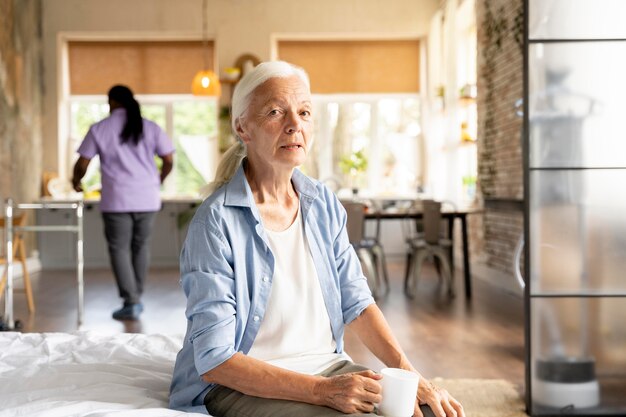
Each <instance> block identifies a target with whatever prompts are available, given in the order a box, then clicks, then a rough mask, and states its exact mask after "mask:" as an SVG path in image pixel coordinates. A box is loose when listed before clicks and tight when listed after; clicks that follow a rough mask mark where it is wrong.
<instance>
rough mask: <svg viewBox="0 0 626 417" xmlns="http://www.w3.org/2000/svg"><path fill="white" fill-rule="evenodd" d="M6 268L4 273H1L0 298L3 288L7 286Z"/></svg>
mask: <svg viewBox="0 0 626 417" xmlns="http://www.w3.org/2000/svg"><path fill="white" fill-rule="evenodd" d="M7 274H8V270H7V267H6V266H5V267H4V272H3V273H2V280H1V281H0V298H2V296H3V295H4V287H5V286H6V285H7Z"/></svg>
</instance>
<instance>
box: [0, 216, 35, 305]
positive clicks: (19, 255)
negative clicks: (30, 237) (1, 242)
mask: <svg viewBox="0 0 626 417" xmlns="http://www.w3.org/2000/svg"><path fill="white" fill-rule="evenodd" d="M25 225H26V214H25V213H21V214H19V215H17V216H15V217H13V227H16V226H17V227H22V226H25ZM4 227H5V219H4V218H0V229H4ZM6 249H7V248H4V251H5V252H6ZM6 255H7V254H6V253H3V254H2V257H1V258H0V265H5V267H4V272H3V273H2V280H0V297H2V294H4V287H5V286H6V284H7V275H8V272H9V271H8V268H7V266H6V263H7V256H6ZM13 260H15V261H17V262H20V263H21V264H22V274H23V275H22V279H23V281H24V289H14V291H22V292H25V293H26V301H27V303H28V312H29V313H31V314H33V313H34V312H35V300H34V299H33V290H32V287H31V285H30V276H29V275H28V268H27V266H26V250H25V249H24V239H23V236H22V233H21V232H20V231H16V232H15V233H14V234H13Z"/></svg>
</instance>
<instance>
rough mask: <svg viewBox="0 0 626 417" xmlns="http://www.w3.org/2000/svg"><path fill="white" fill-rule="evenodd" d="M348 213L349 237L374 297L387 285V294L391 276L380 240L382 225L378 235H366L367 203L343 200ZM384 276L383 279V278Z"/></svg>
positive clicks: (378, 229)
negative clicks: (388, 272)
mask: <svg viewBox="0 0 626 417" xmlns="http://www.w3.org/2000/svg"><path fill="white" fill-rule="evenodd" d="M341 203H342V204H343V206H344V207H345V209H346V212H347V214H348V221H347V225H346V228H347V230H348V239H349V240H350V243H351V244H352V246H353V247H354V249H355V250H356V253H357V256H358V257H359V260H360V261H361V263H362V265H363V267H364V269H365V272H366V273H365V276H366V277H367V278H368V285H369V287H370V289H371V290H372V294H373V295H374V297H376V298H378V297H380V296H381V295H382V294H381V286H382V285H384V286H385V292H384V293H385V294H386V293H387V292H389V276H388V274H387V264H386V262H385V253H384V251H383V247H382V245H381V244H380V241H379V236H378V235H379V233H380V227H379V226H380V225H379V224H378V225H377V233H376V237H366V236H365V233H364V230H365V208H366V207H365V204H363V203H360V202H355V201H342V202H341ZM381 277H382V280H381Z"/></svg>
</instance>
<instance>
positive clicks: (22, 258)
mask: <svg viewBox="0 0 626 417" xmlns="http://www.w3.org/2000/svg"><path fill="white" fill-rule="evenodd" d="M18 248H19V250H20V256H19V260H20V262H21V264H22V274H23V276H22V279H23V280H24V291H25V292H26V302H27V303H28V312H29V313H30V314H34V313H35V300H34V299H33V288H32V287H31V285H30V275H28V268H27V266H26V251H25V250H24V241H23V240H20V242H19V244H18Z"/></svg>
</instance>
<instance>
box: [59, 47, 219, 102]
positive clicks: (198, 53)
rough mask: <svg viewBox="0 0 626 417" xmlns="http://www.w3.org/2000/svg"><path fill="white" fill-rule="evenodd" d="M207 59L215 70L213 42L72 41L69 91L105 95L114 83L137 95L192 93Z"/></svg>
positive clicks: (77, 93) (209, 66) (76, 93)
mask: <svg viewBox="0 0 626 417" xmlns="http://www.w3.org/2000/svg"><path fill="white" fill-rule="evenodd" d="M205 59H206V61H207V65H208V68H209V69H213V42H212V41H211V42H209V43H208V47H206V46H205V45H203V43H202V42H201V41H154V42H152V41H115V42H113V41H104V42H100V41H71V42H69V79H70V94H72V95H80V94H106V93H107V92H108V90H109V89H110V88H111V86H113V85H115V84H124V85H127V86H129V87H130V88H131V89H132V90H133V92H134V93H136V94H189V93H190V92H191V81H192V79H193V77H194V75H195V74H196V73H197V72H198V71H200V70H201V69H204V65H205Z"/></svg>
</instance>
